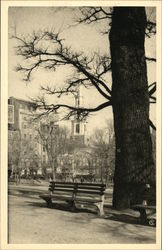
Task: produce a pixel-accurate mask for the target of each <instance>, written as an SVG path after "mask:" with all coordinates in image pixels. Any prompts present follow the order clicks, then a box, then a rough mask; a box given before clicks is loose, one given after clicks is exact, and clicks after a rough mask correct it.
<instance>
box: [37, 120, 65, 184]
mask: <svg viewBox="0 0 162 250" xmlns="http://www.w3.org/2000/svg"><path fill="white" fill-rule="evenodd" d="M38 134H39V142H40V143H41V144H42V145H43V146H44V148H45V150H46V153H47V156H48V161H49V163H50V165H51V167H52V175H53V179H55V178H56V170H57V167H58V156H59V155H61V154H65V153H67V152H68V148H69V131H68V129H67V128H66V127H59V125H57V124H56V123H55V122H49V123H48V122H46V123H41V125H40V128H39V129H38Z"/></svg>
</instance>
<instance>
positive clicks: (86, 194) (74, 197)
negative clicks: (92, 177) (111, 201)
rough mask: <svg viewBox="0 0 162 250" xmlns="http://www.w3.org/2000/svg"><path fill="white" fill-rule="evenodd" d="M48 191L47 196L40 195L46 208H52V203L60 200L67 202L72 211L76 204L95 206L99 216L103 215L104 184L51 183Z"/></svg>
mask: <svg viewBox="0 0 162 250" xmlns="http://www.w3.org/2000/svg"><path fill="white" fill-rule="evenodd" d="M48 190H49V194H42V195H40V198H42V199H44V200H45V201H46V203H47V206H48V207H51V206H52V201H56V200H61V201H65V202H67V203H68V204H69V205H70V206H71V208H72V211H75V208H76V205H77V204H81V205H83V206H84V205H95V206H96V207H97V209H98V213H99V215H100V216H102V215H104V210H103V205H104V192H105V184H102V183H101V184H95V183H81V182H78V183H75V182H55V181H51V182H50V184H49V189H48Z"/></svg>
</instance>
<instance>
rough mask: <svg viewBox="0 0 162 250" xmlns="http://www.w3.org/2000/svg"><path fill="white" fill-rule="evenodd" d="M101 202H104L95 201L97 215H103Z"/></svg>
mask: <svg viewBox="0 0 162 250" xmlns="http://www.w3.org/2000/svg"><path fill="white" fill-rule="evenodd" d="M103 204H104V203H103V202H100V203H96V206H97V208H98V214H99V216H103V215H104V209H103Z"/></svg>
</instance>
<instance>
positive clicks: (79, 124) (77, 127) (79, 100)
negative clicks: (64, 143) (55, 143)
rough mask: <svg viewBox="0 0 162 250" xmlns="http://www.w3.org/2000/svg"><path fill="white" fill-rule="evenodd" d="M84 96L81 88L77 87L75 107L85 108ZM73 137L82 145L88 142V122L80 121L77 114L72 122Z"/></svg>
mask: <svg viewBox="0 0 162 250" xmlns="http://www.w3.org/2000/svg"><path fill="white" fill-rule="evenodd" d="M83 105H84V104H83V95H82V93H81V86H80V85H78V86H77V94H76V96H75V107H76V108H81V107H83ZM72 137H73V138H74V139H77V140H79V141H80V142H82V143H85V142H86V121H85V120H84V121H80V119H79V117H78V116H77V114H76V115H75V116H74V120H72Z"/></svg>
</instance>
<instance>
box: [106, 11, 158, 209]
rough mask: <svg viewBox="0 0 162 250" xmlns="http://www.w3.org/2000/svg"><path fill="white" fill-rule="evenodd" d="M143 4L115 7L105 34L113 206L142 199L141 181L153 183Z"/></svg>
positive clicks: (117, 206)
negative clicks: (111, 121) (112, 135)
mask: <svg viewBox="0 0 162 250" xmlns="http://www.w3.org/2000/svg"><path fill="white" fill-rule="evenodd" d="M145 27H146V14H145V8H144V7H115V8H114V12H113V17H112V27H111V30H110V34H109V39H110V50H111V58H112V103H113V115H114V129H115V138H116V162H115V173H114V192H113V207H114V208H128V207H130V205H131V203H136V202H141V199H142V194H143V192H144V189H145V187H144V186H145V184H147V183H149V184H150V185H154V184H155V166H154V162H153V157H152V142H151V136H150V128H149V94H148V82H147V68H146V60H145V49H144V39H145Z"/></svg>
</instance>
